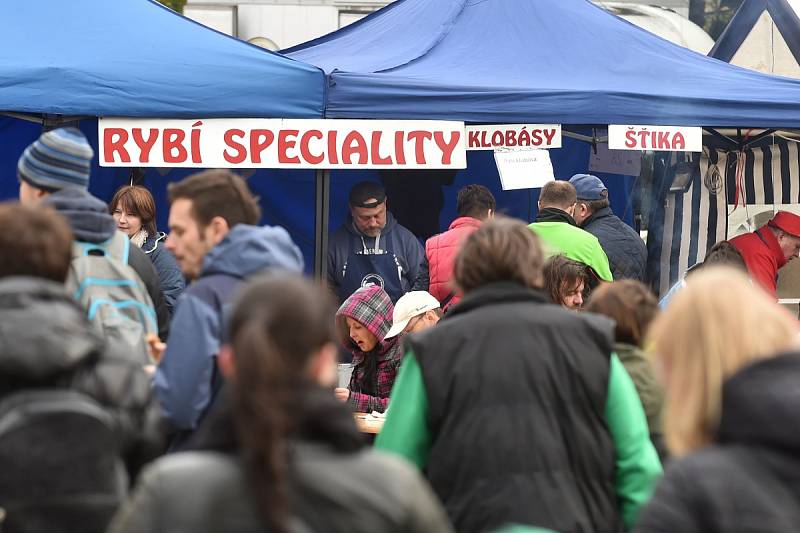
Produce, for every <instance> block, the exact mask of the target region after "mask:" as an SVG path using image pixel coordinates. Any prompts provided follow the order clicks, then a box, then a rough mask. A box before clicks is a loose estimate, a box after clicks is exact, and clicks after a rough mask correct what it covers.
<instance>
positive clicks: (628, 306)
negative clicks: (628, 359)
mask: <svg viewBox="0 0 800 533" xmlns="http://www.w3.org/2000/svg"><path fill="white" fill-rule="evenodd" d="M584 309H585V310H586V311H590V312H592V313H599V314H601V315H606V316H607V317H610V318H612V319H614V321H615V322H616V323H617V325H616V330H615V333H614V336H615V338H616V341H617V342H624V343H627V344H633V345H634V346H640V347H641V346H642V342H643V341H644V338H645V335H647V328H649V327H650V323H651V322H652V321H653V319H654V318H655V316H656V314H658V301H657V300H656V297H655V296H653V293H652V292H650V289H648V288H647V286H645V285H644V284H643V283H641V282H640V281H636V280H632V279H624V280H622V281H615V282H613V283H603V284H601V285H600V286H599V287H598V288H597V289H595V291H594V292H593V293H592V296H591V298H589V303H587V304H586V307H585V308H584Z"/></svg>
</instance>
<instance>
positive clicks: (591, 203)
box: [578, 191, 611, 213]
mask: <svg viewBox="0 0 800 533" xmlns="http://www.w3.org/2000/svg"><path fill="white" fill-rule="evenodd" d="M603 192H604V193H605V194H608V191H603ZM578 203H579V204H583V205H585V206H586V207H587V208H588V209H589V212H590V213H596V212H598V211H599V210H601V209H603V208H605V207H611V202H609V201H608V198H603V199H602V200H578Z"/></svg>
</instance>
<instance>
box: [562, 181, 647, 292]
mask: <svg viewBox="0 0 800 533" xmlns="http://www.w3.org/2000/svg"><path fill="white" fill-rule="evenodd" d="M569 182H570V183H571V184H572V185H573V186H574V187H575V190H576V191H577V193H578V202H577V203H576V204H575V222H577V223H578V226H580V227H581V228H582V229H584V230H586V231H588V232H589V233H591V234H592V235H594V236H595V237H597V240H598V241H600V246H602V247H603V251H605V253H606V255H607V256H608V264H609V266H610V267H611V274H612V275H613V276H614V281H619V280H621V279H635V280H637V281H644V276H645V269H646V268H647V246H646V245H645V243H644V241H643V240H642V238H641V237H639V234H638V233H636V231H635V230H634V229H633V228H632V227H630V226H629V225H627V224H626V223H625V222H623V221H622V220H621V219H620V218H619V217H618V216H617V215H615V214H614V213H613V211H611V204H610V203H609V201H608V189H606V186H605V185H603V182H602V181H600V178H598V177H597V176H592V175H591V174H576V175H574V176H572V177H571V178H570V180H569Z"/></svg>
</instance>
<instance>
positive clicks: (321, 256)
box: [314, 169, 331, 281]
mask: <svg viewBox="0 0 800 533" xmlns="http://www.w3.org/2000/svg"><path fill="white" fill-rule="evenodd" d="M315 182H316V194H315V198H316V210H315V211H316V212H315V220H314V279H317V280H319V281H323V280H325V277H326V275H327V272H326V270H327V268H326V263H327V261H326V258H327V256H328V218H329V216H330V200H331V171H330V170H328V169H321V170H317V172H316V177H315Z"/></svg>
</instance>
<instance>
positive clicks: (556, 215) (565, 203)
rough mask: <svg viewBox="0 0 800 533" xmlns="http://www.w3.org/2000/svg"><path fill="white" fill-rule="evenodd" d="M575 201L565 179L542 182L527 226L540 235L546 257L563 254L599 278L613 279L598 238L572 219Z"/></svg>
mask: <svg viewBox="0 0 800 533" xmlns="http://www.w3.org/2000/svg"><path fill="white" fill-rule="evenodd" d="M577 201H578V195H577V192H576V191H575V187H574V186H572V184H571V183H569V182H568V181H550V182H548V183H545V185H544V187H542V192H541V193H540V194H539V213H538V214H537V215H536V220H534V221H533V224H531V225H530V226H528V227H529V228H531V229H532V230H533V231H534V232H535V233H536V234H537V235H539V237H541V239H542V241H543V243H544V245H545V253H546V254H547V255H548V256H550V255H556V254H559V253H561V254H564V255H565V256H567V257H568V258H570V259H572V260H573V261H578V262H579V263H583V264H585V265H586V266H588V267H589V268H591V269H592V271H593V272H594V274H595V275H596V276H597V278H598V279H599V280H602V281H614V278H613V276H612V275H611V268H610V266H609V264H608V257H607V256H606V253H605V252H604V251H603V247H602V246H600V241H598V240H597V237H595V236H594V235H592V234H591V233H589V232H588V231H585V230H582V229H581V228H579V227H578V224H577V223H576V222H575V219H574V218H572V217H573V214H574V211H575V205H576V203H577Z"/></svg>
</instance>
